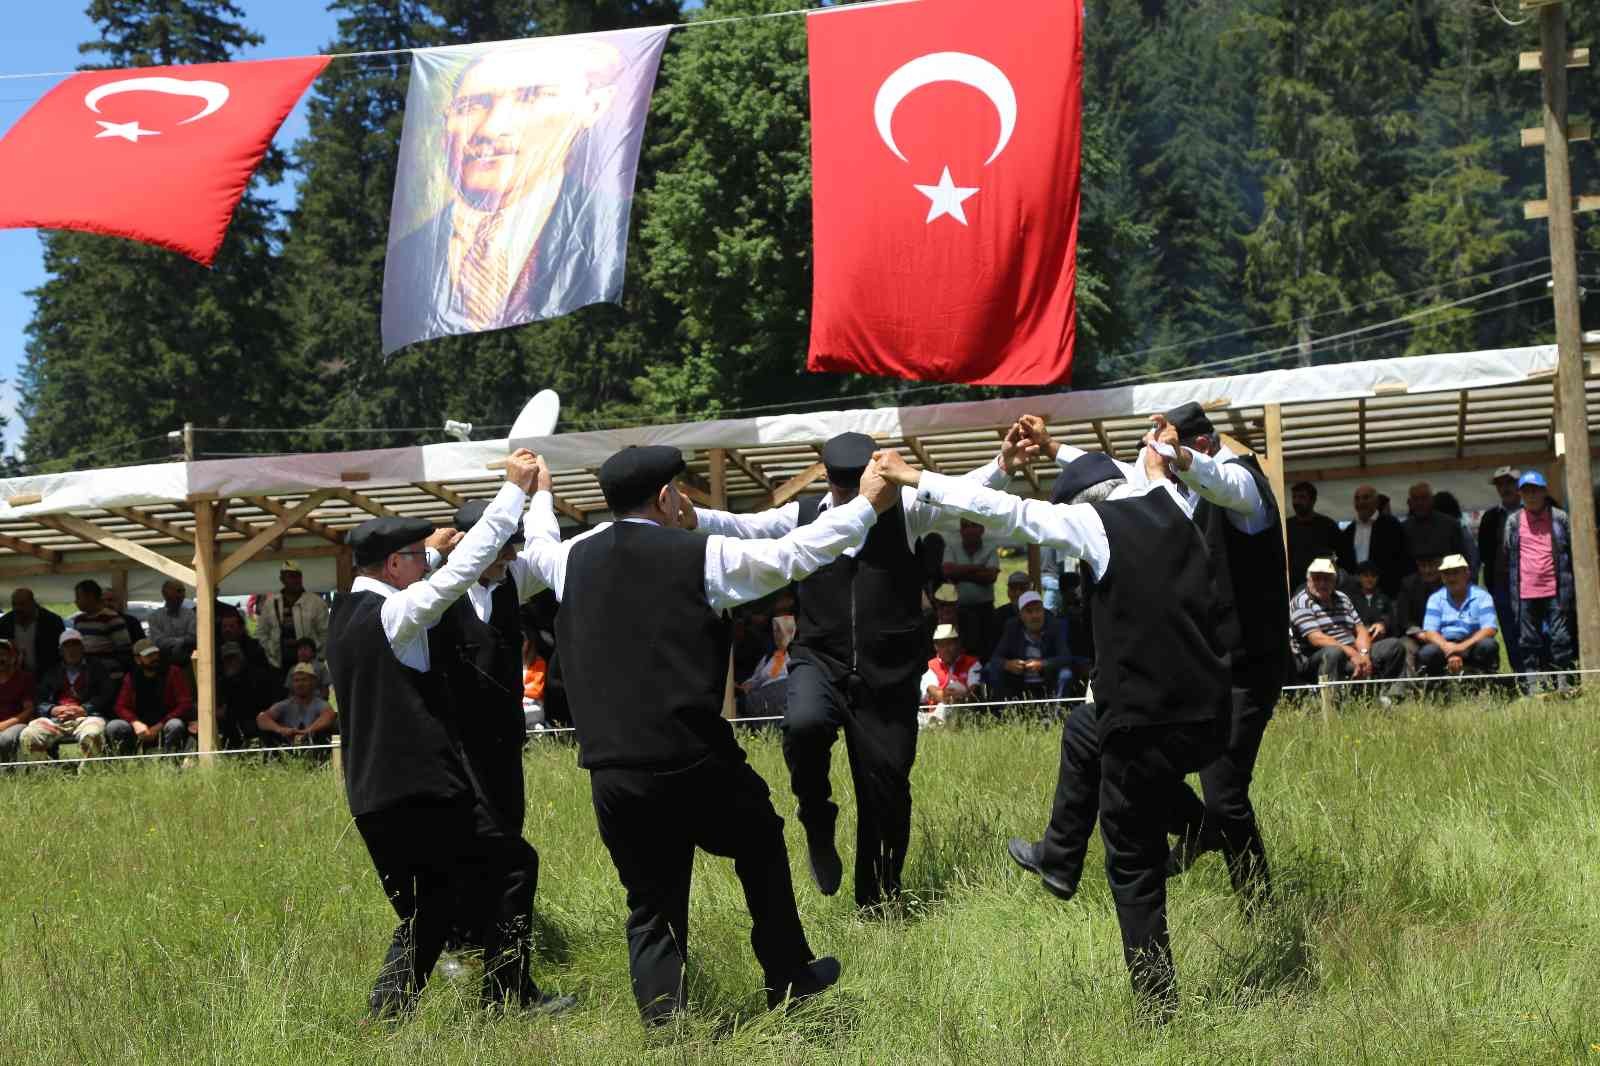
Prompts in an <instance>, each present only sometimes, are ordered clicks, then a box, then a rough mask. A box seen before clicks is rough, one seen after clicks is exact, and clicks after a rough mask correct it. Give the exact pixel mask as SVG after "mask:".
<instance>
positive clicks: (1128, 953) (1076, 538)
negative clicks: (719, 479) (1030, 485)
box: [880, 453, 1228, 1016]
mask: <svg viewBox="0 0 1600 1066" xmlns="http://www.w3.org/2000/svg"><path fill="white" fill-rule="evenodd" d="M880 468H881V469H882V470H883V472H884V476H885V477H887V478H888V479H890V480H891V481H895V482H897V483H899V484H902V485H908V486H916V487H917V495H918V497H919V498H920V499H922V500H924V501H926V502H928V503H930V504H935V505H938V506H942V507H949V508H954V509H957V510H960V511H963V512H966V513H967V514H969V515H971V516H972V517H973V518H974V519H975V520H976V521H980V522H982V523H983V524H984V525H985V526H987V527H988V528H990V529H991V530H994V531H995V532H996V534H998V535H999V536H1001V537H1002V538H1021V539H1025V540H1030V541H1033V542H1035V543H1039V544H1049V545H1051V546H1054V547H1058V548H1061V549H1062V550H1063V551H1066V552H1067V553H1069V554H1071V555H1074V556H1077V557H1078V558H1080V559H1082V560H1084V561H1085V562H1086V563H1087V564H1088V565H1089V567H1090V569H1091V571H1092V573H1093V576H1094V580H1095V584H1094V590H1093V592H1092V594H1091V595H1092V597H1093V606H1094V611H1095V653H1096V654H1095V675H1094V687H1095V702H1096V707H1097V719H1096V721H1095V730H1094V736H1095V739H1096V740H1097V742H1098V748H1099V758H1098V762H1099V769H1100V775H1099V808H1100V830H1101V836H1102V838H1103V839H1104V841H1105V847H1106V876H1107V879H1108V880H1109V881H1110V883H1111V894H1112V898H1113V899H1114V900H1115V902H1116V907H1117V920H1118V923H1119V924H1120V925H1121V927H1122V947H1123V956H1124V959H1125V960H1126V962H1127V964H1128V971H1129V974H1130V976H1131V978H1132V982H1133V987H1134V991H1135V993H1136V994H1137V995H1138V997H1139V998H1140V1000H1141V1002H1142V1003H1144V1004H1146V1005H1148V1006H1150V1007H1153V1008H1154V1009H1155V1010H1156V1011H1157V1012H1158V1013H1159V1014H1160V1015H1163V1016H1164V1015H1166V1014H1167V1013H1169V1012H1170V1011H1171V1010H1172V1009H1173V1008H1174V1007H1175V1005H1176V1002H1177V979H1176V975H1175V973H1174V970H1173V965H1172V951H1171V947H1170V944H1169V940H1168V934H1167V912H1166V883H1167V836H1166V810H1167V807H1168V805H1169V804H1170V803H1171V802H1172V801H1173V798H1174V796H1175V795H1176V793H1177V792H1178V790H1179V789H1180V788H1182V785H1183V776H1184V774H1186V773H1189V772H1191V771H1194V770H1198V769H1200V768H1201V767H1202V766H1205V765H1207V764H1209V763H1210V762H1211V761H1212V760H1213V759H1214V758H1215V757H1216V755H1217V754H1218V753H1219V752H1220V750H1221V747H1222V741H1223V736H1224V731H1225V728H1226V722H1227V710H1228V665H1227V652H1226V649H1225V648H1224V646H1223V644H1222V641H1221V640H1220V638H1219V637H1218V636H1217V628H1218V619H1217V605H1216V602H1215V596H1214V594H1213V590H1212V582H1213V580H1214V575H1213V571H1212V565H1211V559H1210V556H1209V553H1208V552H1207V550H1206V546H1205V542H1204V540H1203V539H1202V538H1201V536H1200V531H1199V530H1198V529H1197V528H1196V527H1195V525H1194V522H1193V521H1192V519H1191V516H1190V512H1189V509H1188V501H1187V500H1186V499H1185V497H1184V496H1183V495H1182V494H1181V493H1180V492H1179V491H1178V490H1177V488H1176V486H1174V485H1173V484H1172V483H1171V482H1169V481H1167V480H1166V475H1165V471H1164V469H1163V465H1162V462H1161V460H1160V458H1159V457H1158V456H1155V455H1154V453H1149V454H1147V455H1146V456H1145V457H1144V468H1145V483H1144V484H1143V485H1142V486H1141V487H1140V488H1137V489H1135V488H1133V487H1131V486H1128V485H1126V483H1125V482H1124V481H1123V480H1122V478H1121V476H1120V471H1119V470H1118V469H1117V467H1116V466H1115V465H1114V464H1113V462H1112V461H1111V459H1110V458H1109V457H1108V456H1104V455H1093V456H1089V457H1086V458H1084V459H1081V460H1079V461H1078V462H1076V463H1073V464H1072V465H1071V466H1069V467H1067V468H1066V469H1064V470H1063V471H1062V473H1061V474H1060V475H1059V476H1058V477H1057V479H1056V482H1057V483H1056V486H1055V490H1054V497H1055V499H1056V500H1057V501H1066V500H1073V501H1075V502H1072V503H1064V502H1057V503H1048V504H1047V503H1042V502H1039V501H1036V500H1023V499H1019V498H1018V497H1015V496H1012V495H1010V494H1008V493H1004V492H996V491H994V490H992V489H984V488H981V487H979V486H977V485H974V484H973V483H972V482H970V481H962V480H958V479H955V478H948V477H942V476H941V475H938V474H932V473H924V472H919V471H915V470H912V469H911V468H910V467H908V466H907V465H906V464H905V463H904V462H903V461H902V460H900V459H899V456H898V455H892V456H891V455H889V454H887V453H885V454H884V455H883V456H882V458H881V459H880ZM1108 486H1118V487H1119V491H1116V492H1109V493H1108V492H1106V491H1105V490H1106V488H1107V487H1108ZM1097 496H1098V497H1101V498H1099V499H1096V500H1095V502H1086V501H1088V500H1090V499H1094V498H1095V497H1097Z"/></svg>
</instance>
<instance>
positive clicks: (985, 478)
mask: <svg viewBox="0 0 1600 1066" xmlns="http://www.w3.org/2000/svg"><path fill="white" fill-rule="evenodd" d="M961 478H962V480H963V481H971V482H973V483H974V484H977V485H984V486H987V487H988V488H991V489H1003V488H1005V487H1006V486H1007V485H1009V484H1010V483H1011V475H1009V474H1007V473H1006V472H1005V471H1004V470H1002V469H1000V460H999V458H998V457H997V458H994V459H990V460H989V461H988V462H987V463H984V464H983V465H982V466H980V467H978V468H977V469H976V470H969V471H967V472H966V473H965V474H963V475H961ZM900 503H901V505H902V506H903V508H904V510H905V516H906V539H907V540H910V541H913V542H914V541H915V540H916V539H917V538H918V537H925V536H927V535H928V534H929V533H935V532H937V533H953V532H955V531H957V530H958V529H959V528H960V526H961V516H960V515H958V514H955V513H954V512H951V511H945V510H943V509H941V508H938V507H933V506H931V505H929V504H928V503H926V502H924V501H923V499H922V498H921V496H919V495H918V493H917V490H916V489H913V488H903V489H901V490H900ZM946 539H948V538H946Z"/></svg>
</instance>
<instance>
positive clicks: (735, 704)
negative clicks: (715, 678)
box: [722, 648, 739, 722]
mask: <svg viewBox="0 0 1600 1066" xmlns="http://www.w3.org/2000/svg"><path fill="white" fill-rule="evenodd" d="M722 717H724V718H726V719H727V720H728V721H730V722H731V721H733V720H734V719H735V718H737V717H739V701H738V699H737V698H736V697H735V695H734V688H733V649H732V648H729V649H728V680H727V682H726V683H724V684H723V686H722Z"/></svg>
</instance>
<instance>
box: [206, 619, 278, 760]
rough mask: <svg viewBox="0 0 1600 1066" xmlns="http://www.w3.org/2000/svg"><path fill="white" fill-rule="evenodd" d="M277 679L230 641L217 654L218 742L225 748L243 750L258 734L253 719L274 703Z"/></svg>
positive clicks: (272, 673) (274, 674) (276, 692)
mask: <svg viewBox="0 0 1600 1066" xmlns="http://www.w3.org/2000/svg"><path fill="white" fill-rule="evenodd" d="M280 692H281V690H280V689H279V688H278V675H277V674H276V673H274V672H273V671H272V667H270V666H256V665H255V664H254V663H252V662H250V660H249V658H248V657H247V656H246V655H245V651H244V648H243V647H242V646H240V645H239V644H238V643H237V642H235V641H229V642H228V643H226V644H224V645H223V646H222V647H221V648H219V649H218V650H217V738H218V740H219V741H221V742H222V744H223V746H224V747H230V748H239V747H244V746H246V745H247V744H248V743H249V742H250V740H251V739H252V738H253V737H255V736H256V735H257V733H258V730H257V729H256V715H258V714H260V713H261V712H262V711H264V710H266V709H267V708H268V707H270V706H272V704H273V703H274V702H275V701H276V700H277V698H278V696H279V694H280Z"/></svg>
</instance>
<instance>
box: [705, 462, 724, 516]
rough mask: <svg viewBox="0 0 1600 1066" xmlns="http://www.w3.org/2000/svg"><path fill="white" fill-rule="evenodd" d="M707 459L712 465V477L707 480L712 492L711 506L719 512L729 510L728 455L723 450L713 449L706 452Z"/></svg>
mask: <svg viewBox="0 0 1600 1066" xmlns="http://www.w3.org/2000/svg"><path fill="white" fill-rule="evenodd" d="M706 459H707V460H708V461H709V462H710V464H711V470H710V476H709V477H707V478H706V481H707V483H708V484H709V487H710V489H711V491H710V492H709V493H707V495H709V496H710V497H711V506H713V507H715V508H716V509H717V510H719V511H726V510H727V509H728V453H727V452H726V451H725V450H723V449H722V448H712V449H710V450H708V451H707V452H706Z"/></svg>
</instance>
